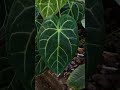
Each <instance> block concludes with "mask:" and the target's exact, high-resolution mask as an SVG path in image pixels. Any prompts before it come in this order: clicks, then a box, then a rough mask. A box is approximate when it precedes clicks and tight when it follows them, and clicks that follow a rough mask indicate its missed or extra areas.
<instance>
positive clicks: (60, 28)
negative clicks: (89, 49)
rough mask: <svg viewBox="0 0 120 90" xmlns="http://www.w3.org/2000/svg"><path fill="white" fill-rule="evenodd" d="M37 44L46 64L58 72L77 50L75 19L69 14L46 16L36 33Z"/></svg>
mask: <svg viewBox="0 0 120 90" xmlns="http://www.w3.org/2000/svg"><path fill="white" fill-rule="evenodd" d="M37 45H38V50H39V53H40V55H41V57H42V58H43V59H44V61H45V63H46V65H47V66H48V67H49V68H50V69H51V70H52V71H53V72H54V73H56V74H57V75H58V74H60V73H61V72H63V71H64V69H65V68H66V66H67V65H68V64H69V63H70V61H71V59H72V58H73V55H74V54H75V52H76V50H77V46H78V31H77V24H76V21H75V20H74V19H73V18H72V17H71V16H69V15H63V16H61V17H60V18H58V17H57V16H53V17H49V18H47V19H46V20H45V21H44V22H43V24H42V26H41V28H40V31H39V33H38V35H37Z"/></svg>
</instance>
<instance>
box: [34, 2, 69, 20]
mask: <svg viewBox="0 0 120 90" xmlns="http://www.w3.org/2000/svg"><path fill="white" fill-rule="evenodd" d="M35 3H36V5H37V7H38V9H39V12H40V13H41V15H42V17H43V18H44V19H45V18H47V17H48V16H51V15H54V14H56V13H57V12H58V11H60V9H61V8H62V7H63V6H64V5H65V4H66V3H67V0H36V1H35Z"/></svg>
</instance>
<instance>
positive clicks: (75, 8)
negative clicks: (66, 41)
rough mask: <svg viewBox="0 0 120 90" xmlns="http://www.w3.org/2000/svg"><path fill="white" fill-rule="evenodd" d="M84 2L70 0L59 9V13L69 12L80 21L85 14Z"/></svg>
mask: <svg viewBox="0 0 120 90" xmlns="http://www.w3.org/2000/svg"><path fill="white" fill-rule="evenodd" d="M84 9H85V3H84V2H81V1H70V2H68V4H67V5H65V6H64V7H63V8H62V9H61V14H62V15H63V14H69V15H70V16H72V17H74V19H75V20H76V21H78V22H80V21H81V20H82V19H83V17H84V15H85V12H84V11H85V10H84Z"/></svg>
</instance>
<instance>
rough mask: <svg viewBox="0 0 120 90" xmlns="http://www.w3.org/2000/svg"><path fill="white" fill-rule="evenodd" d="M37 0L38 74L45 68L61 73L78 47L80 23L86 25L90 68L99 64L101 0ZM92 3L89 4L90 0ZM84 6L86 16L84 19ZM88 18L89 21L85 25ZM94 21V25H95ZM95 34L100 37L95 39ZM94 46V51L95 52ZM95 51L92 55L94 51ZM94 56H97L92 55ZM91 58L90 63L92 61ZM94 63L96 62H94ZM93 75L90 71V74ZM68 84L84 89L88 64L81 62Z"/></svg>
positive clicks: (36, 48) (36, 43)
mask: <svg viewBox="0 0 120 90" xmlns="http://www.w3.org/2000/svg"><path fill="white" fill-rule="evenodd" d="M86 2H87V5H86V8H85V1H84V0H36V1H35V10H36V13H35V24H36V32H37V33H36V37H35V45H36V47H35V52H36V56H35V60H36V61H35V62H36V67H35V73H36V75H40V74H41V73H43V72H44V71H45V70H46V68H49V69H50V70H51V71H52V72H53V73H55V74H56V75H57V76H59V75H60V74H61V73H63V71H64V70H65V69H66V67H67V66H68V64H69V63H70V62H71V60H72V58H73V57H74V55H75V53H76V51H77V48H78V46H79V35H78V23H80V24H82V25H83V27H84V28H86V32H87V36H86V45H85V46H86V47H85V48H86V51H87V53H86V58H87V61H88V63H87V68H88V69H87V70H88V71H89V70H90V69H89V67H91V65H93V67H94V66H95V65H96V64H97V62H98V61H99V60H97V59H98V58H99V59H100V57H101V53H102V42H103V40H102V36H101V35H102V34H103V32H102V30H101V29H102V26H103V22H102V19H101V18H102V15H100V16H97V15H98V14H100V12H99V11H98V9H99V8H100V10H102V9H101V7H99V6H100V5H102V3H101V0H94V1H90V0H86ZM88 2H90V3H88ZM85 9H86V14H87V15H86V16H88V17H89V18H88V17H87V20H88V21H87V20H86V18H85ZM85 20H86V22H87V24H86V26H85ZM93 23H95V24H93ZM95 37H96V39H97V40H95ZM92 49H93V51H92ZM91 53H92V54H91ZM93 54H94V56H95V58H94V57H93V56H91V55H93ZM90 60H91V63H90V64H89V62H90ZM93 62H95V63H93ZM88 75H90V74H88ZM67 83H68V85H69V86H70V87H72V88H73V89H75V90H80V89H83V88H85V64H83V65H79V67H77V68H76V69H75V70H74V71H73V72H72V73H71V75H70V76H69V78H68V80H67Z"/></svg>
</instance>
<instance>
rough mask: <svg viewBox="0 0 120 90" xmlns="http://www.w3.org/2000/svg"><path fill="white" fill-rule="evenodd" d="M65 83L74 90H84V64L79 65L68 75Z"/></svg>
mask: <svg viewBox="0 0 120 90" xmlns="http://www.w3.org/2000/svg"><path fill="white" fill-rule="evenodd" d="M67 83H68V85H69V86H70V87H72V88H73V89H74V90H81V89H84V88H85V64H83V65H80V66H79V67H77V68H76V69H75V70H74V71H73V72H72V73H71V74H70V76H69V78H68V80H67Z"/></svg>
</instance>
